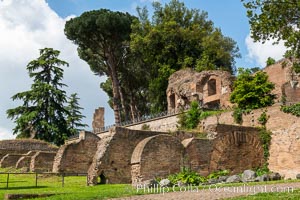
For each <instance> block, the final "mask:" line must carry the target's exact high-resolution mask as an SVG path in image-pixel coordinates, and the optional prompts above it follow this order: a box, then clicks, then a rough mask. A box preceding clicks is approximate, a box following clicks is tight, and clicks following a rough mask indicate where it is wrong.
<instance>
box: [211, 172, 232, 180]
mask: <svg viewBox="0 0 300 200" xmlns="http://www.w3.org/2000/svg"><path fill="white" fill-rule="evenodd" d="M228 174H229V171H228V170H220V171H216V172H213V173H211V174H209V175H208V176H207V179H217V178H219V177H220V176H227V175H228Z"/></svg>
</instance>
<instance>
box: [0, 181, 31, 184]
mask: <svg viewBox="0 0 300 200" xmlns="http://www.w3.org/2000/svg"><path fill="white" fill-rule="evenodd" d="M24 182H28V181H9V183H24ZM0 183H4V184H6V181H4V182H0Z"/></svg>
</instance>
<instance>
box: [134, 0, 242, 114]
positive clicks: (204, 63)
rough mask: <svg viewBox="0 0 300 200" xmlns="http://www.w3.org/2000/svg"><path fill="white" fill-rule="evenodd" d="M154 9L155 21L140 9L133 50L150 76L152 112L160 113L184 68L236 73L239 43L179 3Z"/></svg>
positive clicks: (176, 0) (204, 15)
mask: <svg viewBox="0 0 300 200" xmlns="http://www.w3.org/2000/svg"><path fill="white" fill-rule="evenodd" d="M153 8H154V14H153V17H152V20H150V19H149V18H148V10H147V9H146V8H143V9H141V8H138V9H137V11H138V14H139V20H134V23H133V26H132V33H131V42H130V47H131V50H132V51H133V52H134V53H136V54H137V55H140V56H141V58H142V60H143V62H144V68H145V69H147V71H149V73H150V77H151V79H150V80H149V101H150V104H151V107H152V112H159V111H164V110H165V109H166V105H167V98H166V93H165V91H166V88H167V85H168V78H169V76H170V75H171V74H172V73H174V72H175V71H177V70H179V69H182V68H185V67H193V68H196V69H197V70H198V71H201V70H212V69H222V70H227V71H230V72H234V71H235V68H234V58H235V57H238V56H239V54H238V48H237V46H236V43H235V42H234V41H233V40H232V39H231V38H228V37H224V36H223V35H222V33H221V30H219V29H217V28H214V26H213V23H212V22H211V21H209V20H207V13H206V12H201V11H199V10H196V9H188V8H187V7H186V6H185V5H184V3H181V2H180V1H178V0H171V1H170V3H169V4H166V5H165V6H164V7H163V6H162V5H161V4H160V3H159V2H154V3H153Z"/></svg>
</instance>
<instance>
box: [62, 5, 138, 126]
mask: <svg viewBox="0 0 300 200" xmlns="http://www.w3.org/2000/svg"><path fill="white" fill-rule="evenodd" d="M133 19H135V17H133V16H131V15H130V14H128V13H122V12H113V11H110V10H107V9H100V10H95V11H89V12H85V13H83V14H82V15H81V16H79V17H76V18H73V19H70V20H69V21H67V23H66V25H65V34H66V36H67V38H68V39H70V40H72V41H73V42H74V43H75V44H77V45H78V54H79V56H80V58H81V59H83V60H85V61H86V62H87V63H88V64H89V66H90V68H91V70H92V71H93V72H94V73H95V74H96V75H99V76H103V75H106V76H107V77H109V78H110V81H111V84H112V86H111V88H112V94H113V95H112V104H113V110H114V115H115V122H116V124H119V123H120V107H122V108H123V111H126V108H125V100H124V95H123V93H122V90H121V87H120V80H119V72H120V69H121V68H122V67H123V61H124V48H125V47H126V46H128V41H129V39H130V37H129V35H130V33H131V23H132V20H133Z"/></svg>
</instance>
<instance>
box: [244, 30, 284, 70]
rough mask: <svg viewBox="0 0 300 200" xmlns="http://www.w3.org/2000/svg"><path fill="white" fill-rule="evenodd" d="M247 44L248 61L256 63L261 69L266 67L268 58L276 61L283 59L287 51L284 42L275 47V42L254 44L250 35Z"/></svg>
mask: <svg viewBox="0 0 300 200" xmlns="http://www.w3.org/2000/svg"><path fill="white" fill-rule="evenodd" d="M245 42H246V46H247V50H248V55H247V59H250V60H252V61H254V63H255V64H258V65H260V67H265V65H266V61H267V59H268V57H271V58H274V59H275V60H280V59H282V58H283V55H284V53H285V51H286V47H285V46H284V44H283V42H280V43H279V44H278V45H273V44H272V43H273V42H274V40H273V41H272V40H270V41H267V42H265V43H264V44H262V43H260V42H254V41H253V39H252V38H251V37H250V35H248V36H247V38H246V40H245Z"/></svg>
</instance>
